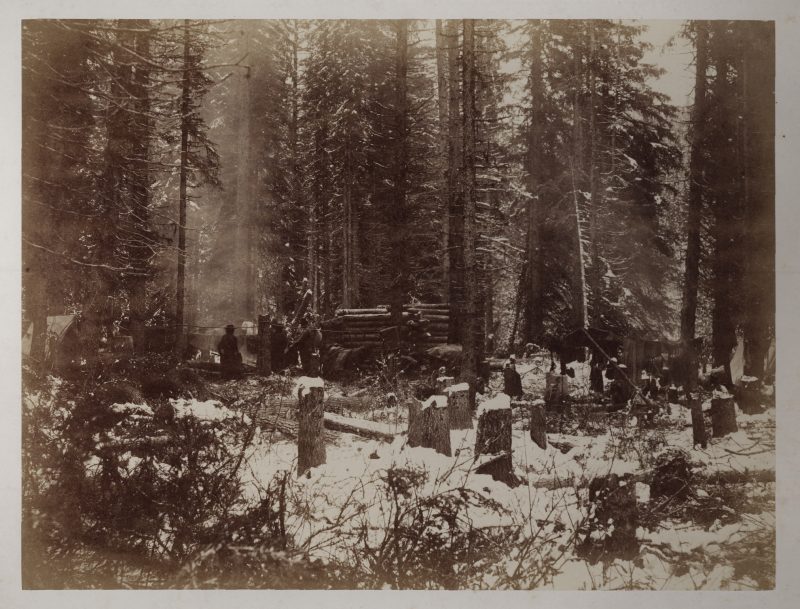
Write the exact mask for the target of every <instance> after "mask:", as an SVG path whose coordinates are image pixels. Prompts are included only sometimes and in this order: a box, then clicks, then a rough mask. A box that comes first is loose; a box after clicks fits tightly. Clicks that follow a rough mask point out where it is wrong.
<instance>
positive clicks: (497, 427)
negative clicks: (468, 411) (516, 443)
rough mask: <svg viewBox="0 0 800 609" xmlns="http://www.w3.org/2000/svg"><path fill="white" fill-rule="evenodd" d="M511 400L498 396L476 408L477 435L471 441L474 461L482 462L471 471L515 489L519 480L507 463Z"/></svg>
mask: <svg viewBox="0 0 800 609" xmlns="http://www.w3.org/2000/svg"><path fill="white" fill-rule="evenodd" d="M511 416H512V413H511V399H510V398H509V397H508V396H507V395H505V394H503V393H501V394H499V395H497V396H495V397H494V398H492V399H491V400H488V401H486V402H484V403H483V404H481V406H480V408H478V431H477V434H476V438H475V460H476V461H478V460H479V459H480V457H481V456H483V455H492V456H493V457H494V458H491V459H488V460H486V459H484V460H483V462H482V463H480V464H479V465H478V466H477V467H476V469H475V471H476V473H485V474H489V475H490V476H491V477H492V478H493V479H495V480H497V481H499V482H504V483H505V484H507V485H509V486H517V485H518V484H520V480H519V479H518V478H517V477H516V475H514V464H513V461H512V459H511V454H512V453H511Z"/></svg>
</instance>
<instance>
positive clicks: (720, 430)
mask: <svg viewBox="0 0 800 609" xmlns="http://www.w3.org/2000/svg"><path fill="white" fill-rule="evenodd" d="M711 431H712V436H713V437H715V438H723V437H725V436H727V435H728V434H730V433H736V432H737V431H739V427H738V426H737V425H736V405H735V404H734V401H733V396H731V395H727V394H726V395H722V394H718V395H717V396H715V397H712V398H711Z"/></svg>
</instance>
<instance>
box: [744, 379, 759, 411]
mask: <svg viewBox="0 0 800 609" xmlns="http://www.w3.org/2000/svg"><path fill="white" fill-rule="evenodd" d="M740 383H741V385H740V386H739V408H741V409H742V412H743V413H745V414H759V413H761V412H764V407H763V405H762V403H761V399H762V398H761V384H760V383H759V382H758V379H757V378H756V377H754V376H743V377H742V378H741V380H740Z"/></svg>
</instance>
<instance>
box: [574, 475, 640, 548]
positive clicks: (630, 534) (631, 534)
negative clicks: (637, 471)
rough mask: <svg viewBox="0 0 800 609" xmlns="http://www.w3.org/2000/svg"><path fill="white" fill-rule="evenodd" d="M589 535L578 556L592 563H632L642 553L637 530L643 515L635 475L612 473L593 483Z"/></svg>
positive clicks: (587, 526)
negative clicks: (641, 514) (640, 512)
mask: <svg viewBox="0 0 800 609" xmlns="http://www.w3.org/2000/svg"><path fill="white" fill-rule="evenodd" d="M585 526H586V531H585V533H586V536H585V538H584V540H583V542H582V543H581V544H580V546H579V547H578V553H579V554H580V555H583V556H584V557H585V558H586V559H587V560H589V561H590V562H597V561H598V560H603V561H604V562H609V563H610V562H613V561H614V560H615V559H617V558H621V559H623V560H631V559H633V558H635V557H636V556H637V555H638V553H639V541H638V540H637V539H636V528H637V527H638V526H639V514H638V511H637V503H636V484H635V481H634V477H633V475H632V474H624V475H623V476H618V475H617V474H610V475H608V476H602V477H598V478H594V479H593V480H592V481H591V482H590V483H589V516H588V518H587V520H586V525H585Z"/></svg>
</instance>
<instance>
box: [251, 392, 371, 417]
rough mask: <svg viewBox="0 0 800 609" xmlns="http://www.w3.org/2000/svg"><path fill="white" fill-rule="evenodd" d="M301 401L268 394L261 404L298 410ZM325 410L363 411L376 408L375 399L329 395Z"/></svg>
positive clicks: (266, 407) (290, 397) (268, 406)
mask: <svg viewBox="0 0 800 609" xmlns="http://www.w3.org/2000/svg"><path fill="white" fill-rule="evenodd" d="M298 405H299V401H298V399H297V397H295V396H286V397H281V396H268V397H267V398H265V399H264V400H263V401H262V402H261V404H260V408H265V409H267V410H277V409H280V408H284V409H287V410H293V411H296V410H297V408H298ZM324 405H325V410H326V411H328V412H338V413H340V414H341V413H342V411H344V410H352V411H355V412H363V411H365V410H369V409H370V408H375V407H376V403H375V399H374V398H371V397H369V396H363V395H362V396H350V395H329V396H328V397H326V398H325V402H324Z"/></svg>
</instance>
